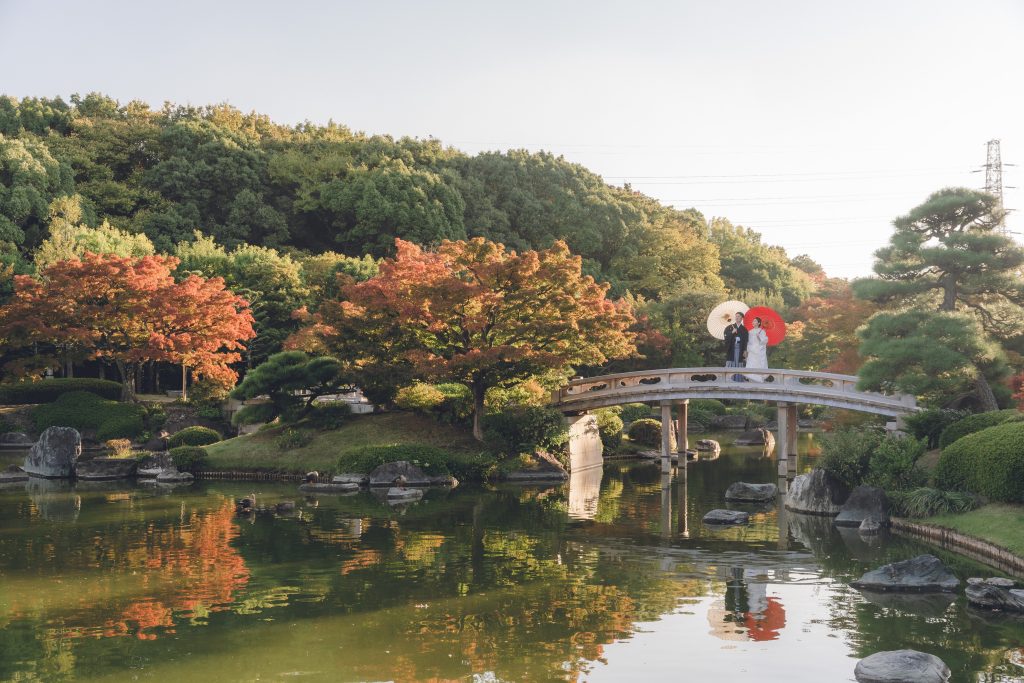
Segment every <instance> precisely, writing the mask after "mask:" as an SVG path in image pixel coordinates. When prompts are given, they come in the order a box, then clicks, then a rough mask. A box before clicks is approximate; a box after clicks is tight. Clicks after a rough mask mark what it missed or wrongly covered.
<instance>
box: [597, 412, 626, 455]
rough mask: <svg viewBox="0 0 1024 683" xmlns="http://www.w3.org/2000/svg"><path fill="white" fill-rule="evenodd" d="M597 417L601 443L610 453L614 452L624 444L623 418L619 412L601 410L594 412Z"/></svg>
mask: <svg viewBox="0 0 1024 683" xmlns="http://www.w3.org/2000/svg"><path fill="white" fill-rule="evenodd" d="M594 415H595V417H597V429H598V432H600V434H601V443H602V444H604V447H605V448H606V449H608V450H610V451H614V450H615V449H617V448H618V447H619V444H621V443H622V418H621V417H619V411H618V410H614V409H610V408H601V409H600V410H595V411H594Z"/></svg>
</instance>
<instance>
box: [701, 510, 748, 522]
mask: <svg viewBox="0 0 1024 683" xmlns="http://www.w3.org/2000/svg"><path fill="white" fill-rule="evenodd" d="M749 521H750V515H749V514H748V513H746V512H741V511H739V510H712V511H711V512H709V513H707V514H706V515H704V519H703V522H704V523H705V524H718V525H722V524H746V523H747V522H749Z"/></svg>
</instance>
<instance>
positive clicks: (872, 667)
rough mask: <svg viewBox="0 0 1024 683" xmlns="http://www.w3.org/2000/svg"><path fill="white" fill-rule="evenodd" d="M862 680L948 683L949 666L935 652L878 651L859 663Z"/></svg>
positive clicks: (856, 670)
mask: <svg viewBox="0 0 1024 683" xmlns="http://www.w3.org/2000/svg"><path fill="white" fill-rule="evenodd" d="M853 675H854V677H855V678H856V679H857V682H858V683H946V681H948V680H949V677H950V675H951V674H950V670H949V667H948V666H946V663H945V662H943V661H942V660H941V659H939V658H938V657H936V656H935V655H930V654H927V653H925V652H918V651H917V650H890V651H888V652H876V653H875V654H873V655H871V656H870V657H865V658H864V659H862V660H860V661H859V662H857V666H856V667H855V668H854V670H853Z"/></svg>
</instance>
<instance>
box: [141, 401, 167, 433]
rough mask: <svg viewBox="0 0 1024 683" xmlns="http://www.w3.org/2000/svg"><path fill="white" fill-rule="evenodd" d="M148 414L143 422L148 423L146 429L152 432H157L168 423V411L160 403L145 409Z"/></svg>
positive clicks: (147, 406)
mask: <svg viewBox="0 0 1024 683" xmlns="http://www.w3.org/2000/svg"><path fill="white" fill-rule="evenodd" d="M144 409H145V411H146V414H145V416H144V417H143V421H144V422H145V423H146V429H148V430H149V431H151V432H157V431H159V430H160V428H161V427H163V426H164V425H165V424H166V423H167V411H166V410H165V409H164V407H163V406H162V405H160V404H159V403H153V404H150V405H146V406H145V407H144Z"/></svg>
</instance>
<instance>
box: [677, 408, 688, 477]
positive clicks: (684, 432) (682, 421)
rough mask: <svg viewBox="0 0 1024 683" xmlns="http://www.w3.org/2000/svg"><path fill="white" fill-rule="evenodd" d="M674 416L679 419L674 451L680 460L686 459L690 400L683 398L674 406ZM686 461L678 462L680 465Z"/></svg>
mask: <svg viewBox="0 0 1024 683" xmlns="http://www.w3.org/2000/svg"><path fill="white" fill-rule="evenodd" d="M676 415H677V416H678V417H679V430H678V431H677V432H676V451H677V452H678V453H679V457H680V458H685V457H686V449H687V448H689V447H690V434H689V428H688V426H687V420H689V418H690V399H688V398H684V399H683V400H682V401H680V402H679V403H678V404H677V405H676ZM685 462H686V461H685V460H680V461H679V464H680V465H682V464H684V463H685Z"/></svg>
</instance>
